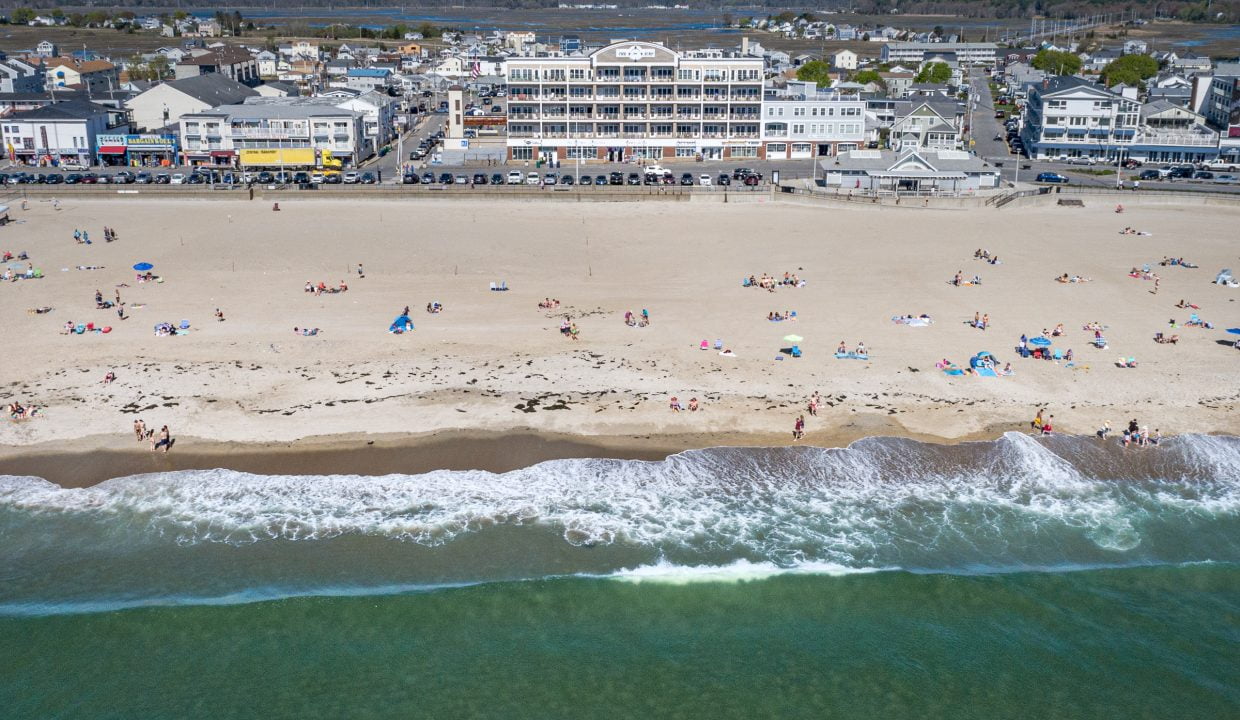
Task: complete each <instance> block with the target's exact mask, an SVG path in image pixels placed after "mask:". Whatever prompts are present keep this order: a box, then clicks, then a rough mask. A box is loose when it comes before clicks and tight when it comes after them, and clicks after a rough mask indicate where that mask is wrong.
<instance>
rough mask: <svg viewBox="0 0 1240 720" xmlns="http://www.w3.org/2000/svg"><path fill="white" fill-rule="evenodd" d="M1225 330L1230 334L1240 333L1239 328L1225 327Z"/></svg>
mask: <svg viewBox="0 0 1240 720" xmlns="http://www.w3.org/2000/svg"><path fill="white" fill-rule="evenodd" d="M1227 332H1229V333H1231V334H1232V335H1240V328H1227Z"/></svg>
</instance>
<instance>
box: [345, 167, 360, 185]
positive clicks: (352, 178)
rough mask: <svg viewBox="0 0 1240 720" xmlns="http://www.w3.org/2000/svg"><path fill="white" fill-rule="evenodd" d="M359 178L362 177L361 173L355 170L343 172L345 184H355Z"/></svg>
mask: <svg viewBox="0 0 1240 720" xmlns="http://www.w3.org/2000/svg"><path fill="white" fill-rule="evenodd" d="M361 179H362V174H361V173H359V172H357V171H356V170H350V171H349V172H347V173H345V174H344V183H345V184H346V185H353V184H356V183H357V182H358V181H359V180H361Z"/></svg>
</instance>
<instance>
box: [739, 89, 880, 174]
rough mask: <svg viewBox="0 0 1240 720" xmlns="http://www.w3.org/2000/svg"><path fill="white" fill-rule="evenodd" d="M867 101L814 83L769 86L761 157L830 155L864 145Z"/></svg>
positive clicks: (783, 157)
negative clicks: (773, 87)
mask: <svg viewBox="0 0 1240 720" xmlns="http://www.w3.org/2000/svg"><path fill="white" fill-rule="evenodd" d="M864 143H865V100H862V99H861V96H860V95H856V94H844V93H841V92H839V91H835V90H820V89H818V87H817V86H816V85H815V84H814V83H812V82H795V81H794V82H789V83H788V86H787V88H786V89H784V90H775V89H768V90H767V92H766V94H765V96H764V97H763V102H762V148H761V153H760V154H761V156H762V157H764V158H765V159H767V160H797V159H803V158H811V157H830V156H834V155H838V154H839V153H842V152H847V151H849V150H856V149H859V148H862V147H864Z"/></svg>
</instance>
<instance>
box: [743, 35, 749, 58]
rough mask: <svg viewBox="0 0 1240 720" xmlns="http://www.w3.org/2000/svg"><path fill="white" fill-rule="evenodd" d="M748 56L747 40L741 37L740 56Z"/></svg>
mask: <svg viewBox="0 0 1240 720" xmlns="http://www.w3.org/2000/svg"><path fill="white" fill-rule="evenodd" d="M748 54H749V38H748V37H742V38H741V55H748Z"/></svg>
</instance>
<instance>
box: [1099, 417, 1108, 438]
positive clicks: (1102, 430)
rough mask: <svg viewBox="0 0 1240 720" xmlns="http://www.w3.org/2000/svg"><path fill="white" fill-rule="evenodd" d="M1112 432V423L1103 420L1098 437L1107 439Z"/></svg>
mask: <svg viewBox="0 0 1240 720" xmlns="http://www.w3.org/2000/svg"><path fill="white" fill-rule="evenodd" d="M1110 434H1111V423H1110V422H1108V421H1106V420H1104V421H1103V422H1102V427H1100V428H1098V439H1099V440H1106V439H1107V435H1110Z"/></svg>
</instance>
